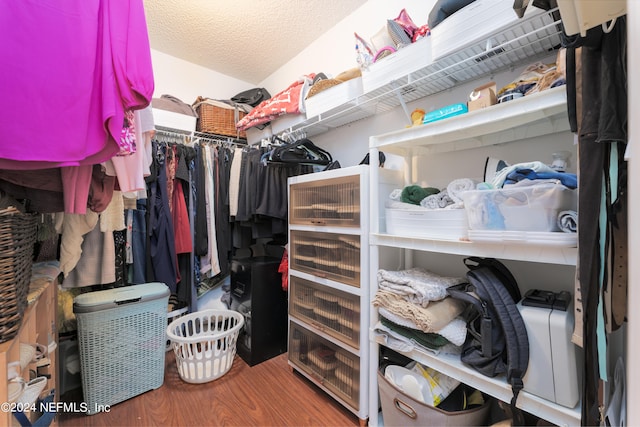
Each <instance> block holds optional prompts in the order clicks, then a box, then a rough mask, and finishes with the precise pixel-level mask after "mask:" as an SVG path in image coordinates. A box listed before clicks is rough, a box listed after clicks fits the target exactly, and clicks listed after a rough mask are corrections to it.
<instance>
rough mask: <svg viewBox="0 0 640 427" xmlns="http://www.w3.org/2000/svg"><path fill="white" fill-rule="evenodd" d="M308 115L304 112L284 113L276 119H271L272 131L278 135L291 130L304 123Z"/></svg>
mask: <svg viewBox="0 0 640 427" xmlns="http://www.w3.org/2000/svg"><path fill="white" fill-rule="evenodd" d="M306 119H307V116H306V115H305V114H304V113H297V114H283V115H281V116H279V117H278V118H276V119H273V120H271V132H272V134H273V135H277V134H279V133H282V132H284V131H290V130H291V129H293V128H296V127H297V126H299V125H301V124H302V123H304V121H305V120H306Z"/></svg>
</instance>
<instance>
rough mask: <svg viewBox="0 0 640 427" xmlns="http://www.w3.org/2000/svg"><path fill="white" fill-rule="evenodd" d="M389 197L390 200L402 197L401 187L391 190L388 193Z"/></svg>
mask: <svg viewBox="0 0 640 427" xmlns="http://www.w3.org/2000/svg"><path fill="white" fill-rule="evenodd" d="M389 198H390V199H391V200H397V201H399V200H400V199H401V198H402V189H401V188H396V189H395V190H393V191H392V192H391V194H389Z"/></svg>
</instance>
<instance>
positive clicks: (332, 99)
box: [305, 77, 363, 118]
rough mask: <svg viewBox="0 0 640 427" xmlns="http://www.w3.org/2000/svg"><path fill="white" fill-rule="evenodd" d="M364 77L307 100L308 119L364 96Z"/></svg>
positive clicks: (343, 83)
mask: <svg viewBox="0 0 640 427" xmlns="http://www.w3.org/2000/svg"><path fill="white" fill-rule="evenodd" d="M362 92H363V90H362V77H356V78H353V79H350V80H347V81H346V82H342V83H340V84H338V85H335V86H332V87H330V88H328V89H325V90H323V91H322V92H320V93H318V94H317V95H314V96H312V97H311V98H308V99H307V100H305V109H306V110H307V118H311V117H315V116H319V115H320V114H322V113H325V112H327V111H329V110H331V109H332V108H336V107H339V106H341V105H343V104H346V103H347V102H349V101H352V100H354V99H356V98H357V97H358V96H360V95H362Z"/></svg>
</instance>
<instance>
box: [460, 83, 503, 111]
mask: <svg viewBox="0 0 640 427" xmlns="http://www.w3.org/2000/svg"><path fill="white" fill-rule="evenodd" d="M496 102H497V100H496V83H495V82H489V83H487V84H484V85H482V86H479V87H477V88H475V89H474V90H473V92H471V94H470V95H469V101H468V102H467V108H468V110H469V112H471V111H475V110H479V109H481V108H486V107H490V106H492V105H495V104H496Z"/></svg>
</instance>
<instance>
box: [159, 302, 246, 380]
mask: <svg viewBox="0 0 640 427" xmlns="http://www.w3.org/2000/svg"><path fill="white" fill-rule="evenodd" d="M243 325H244V317H243V316H242V314H240V313H238V312H237V311H233V310H215V309H210V310H202V311H198V312H195V313H191V314H187V315H185V316H182V317H179V318H177V319H175V320H174V321H173V322H171V323H170V324H169V326H168V327H167V337H168V338H169V339H170V340H171V345H172V346H173V351H174V352H175V355H176V365H177V366H178V373H179V374H180V378H182V379H183V380H184V381H186V382H188V383H205V382H208V381H213V380H215V379H217V378H220V377H221V376H223V375H224V374H226V373H227V372H229V369H231V365H232V363H233V358H234V357H235V355H236V342H237V340H238V334H239V332H240V329H241V328H242V326H243Z"/></svg>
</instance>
